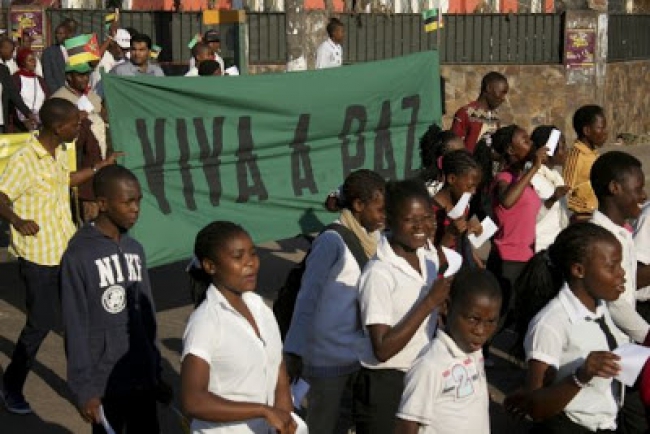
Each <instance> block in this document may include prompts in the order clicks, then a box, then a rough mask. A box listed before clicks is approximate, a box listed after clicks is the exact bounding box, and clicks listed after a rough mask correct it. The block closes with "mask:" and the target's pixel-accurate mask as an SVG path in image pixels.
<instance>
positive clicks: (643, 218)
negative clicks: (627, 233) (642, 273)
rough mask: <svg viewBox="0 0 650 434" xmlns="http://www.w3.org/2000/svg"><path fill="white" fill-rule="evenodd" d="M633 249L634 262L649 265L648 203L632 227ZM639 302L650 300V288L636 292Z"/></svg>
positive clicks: (649, 230) (649, 217)
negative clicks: (634, 251)
mask: <svg viewBox="0 0 650 434" xmlns="http://www.w3.org/2000/svg"><path fill="white" fill-rule="evenodd" d="M634 248H635V250H636V260H637V261H639V262H640V263H642V264H645V265H648V264H650V202H648V203H646V204H645V205H644V206H643V209H642V210H641V215H640V216H639V218H638V219H637V221H636V223H635V225H634ZM636 299H637V300H639V301H647V300H650V286H646V287H645V288H641V289H639V290H638V291H637V292H636Z"/></svg>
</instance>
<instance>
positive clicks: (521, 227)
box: [492, 171, 542, 262]
mask: <svg viewBox="0 0 650 434" xmlns="http://www.w3.org/2000/svg"><path fill="white" fill-rule="evenodd" d="M518 179H519V178H518V177H515V176H514V175H513V174H512V173H510V172H507V171H503V172H499V173H497V175H496V176H495V178H494V183H493V184H492V197H493V209H494V216H495V217H496V219H497V224H498V226H499V230H498V231H497V233H496V235H495V236H494V245H495V247H496V250H497V252H498V253H499V256H500V257H501V259H502V260H504V261H518V262H526V261H528V260H529V259H530V258H532V257H533V255H534V254H535V252H534V246H535V225H536V219H537V213H538V212H539V209H540V207H541V206H542V201H541V200H540V198H539V196H538V195H537V193H535V190H534V189H533V187H532V186H531V185H530V184H529V185H527V186H526V187H525V188H524V192H523V193H522V194H521V196H520V197H519V200H517V202H515V204H514V205H513V206H512V207H510V209H508V208H506V207H504V206H503V205H501V204H500V203H499V202H498V200H497V199H496V186H497V184H498V183H499V182H501V181H505V182H506V183H507V184H514V183H515V182H517V180H518Z"/></svg>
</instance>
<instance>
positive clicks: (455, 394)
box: [397, 330, 490, 434]
mask: <svg viewBox="0 0 650 434" xmlns="http://www.w3.org/2000/svg"><path fill="white" fill-rule="evenodd" d="M489 406H490V398H489V395H488V387H487V379H486V377H485V368H484V366H483V351H482V350H478V351H475V352H473V353H470V354H468V353H466V352H464V351H463V350H461V349H460V348H458V345H456V342H454V340H453V339H452V338H451V337H450V336H449V335H448V334H447V333H445V332H443V331H442V330H438V333H437V336H436V338H435V339H434V340H433V342H432V343H431V344H430V345H429V346H428V347H427V349H426V352H424V353H423V354H422V356H420V357H419V358H418V359H417V360H416V361H415V363H414V364H413V367H412V368H411V369H410V370H409V372H408V374H407V375H406V379H405V380H404V392H403V393H402V402H401V403H400V406H399V411H398V412H397V417H399V418H400V419H403V420H408V421H413V422H417V423H418V424H420V430H419V431H418V434H458V433H462V434H489V433H490V409H489ZM459 415H466V416H467V417H459Z"/></svg>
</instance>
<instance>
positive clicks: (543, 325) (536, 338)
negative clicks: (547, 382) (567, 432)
mask: <svg viewBox="0 0 650 434" xmlns="http://www.w3.org/2000/svg"><path fill="white" fill-rule="evenodd" d="M602 316H604V317H605V322H606V323H607V325H608V327H609V329H610V331H611V332H612V334H613V335H614V337H615V338H616V341H617V342H618V344H619V345H621V344H624V343H627V342H629V340H628V338H627V337H626V336H625V335H624V334H623V333H622V332H621V331H620V330H619V329H618V328H617V327H616V326H615V325H614V322H613V321H612V318H611V317H610V314H609V311H608V309H607V307H606V305H605V303H603V302H602V301H599V303H598V306H597V307H596V312H595V313H593V312H591V311H589V310H588V309H587V308H586V307H585V306H584V305H583V304H582V302H581V301H580V300H578V298H577V297H576V296H575V295H574V294H573V292H572V291H571V289H569V286H568V285H566V284H565V285H564V286H563V287H562V289H561V290H560V293H559V294H558V295H557V296H556V297H555V298H553V299H552V300H551V301H550V302H549V303H548V304H547V305H546V306H545V307H544V308H543V309H542V310H541V311H540V312H539V313H538V314H537V315H536V316H535V318H533V320H532V321H531V322H530V324H529V325H528V332H527V333H526V339H525V340H524V349H525V351H526V361H529V360H531V359H534V360H538V361H540V362H543V363H546V364H547V365H549V366H553V367H554V368H556V369H557V370H558V372H557V374H556V376H555V380H554V382H555V383H558V382H560V381H562V380H563V379H564V378H566V377H567V376H569V375H572V374H573V373H574V372H575V370H576V369H578V368H579V367H580V366H582V364H583V363H584V361H585V359H586V358H587V356H588V355H589V353H591V352H592V351H609V346H608V345H607V338H606V337H605V334H604V333H603V331H602V329H601V328H600V326H599V325H598V323H596V322H595V321H594V320H595V319H598V318H600V317H602ZM611 383H612V380H611V379H605V378H600V377H594V378H593V379H592V380H591V381H590V382H589V385H588V386H587V387H585V388H583V389H581V390H580V392H578V394H577V395H576V396H575V397H574V398H573V399H572V400H571V401H570V402H569V403H568V404H567V406H566V407H565V408H564V412H565V413H566V415H567V416H568V417H569V419H571V420H572V421H574V422H575V423H577V424H579V425H582V426H584V427H586V428H588V429H589V430H591V431H596V430H598V429H614V430H615V429H616V415H617V414H618V404H617V401H616V398H614V395H613V394H612V384H611Z"/></svg>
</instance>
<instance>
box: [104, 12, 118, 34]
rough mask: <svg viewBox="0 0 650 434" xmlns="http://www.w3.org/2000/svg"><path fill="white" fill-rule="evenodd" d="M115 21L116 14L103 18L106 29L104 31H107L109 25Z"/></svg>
mask: <svg viewBox="0 0 650 434" xmlns="http://www.w3.org/2000/svg"><path fill="white" fill-rule="evenodd" d="M116 19H117V14H116V13H112V14H108V15H106V16H105V17H104V28H105V29H106V31H108V29H109V28H110V27H111V24H113V23H114V22H115V20H116Z"/></svg>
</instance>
